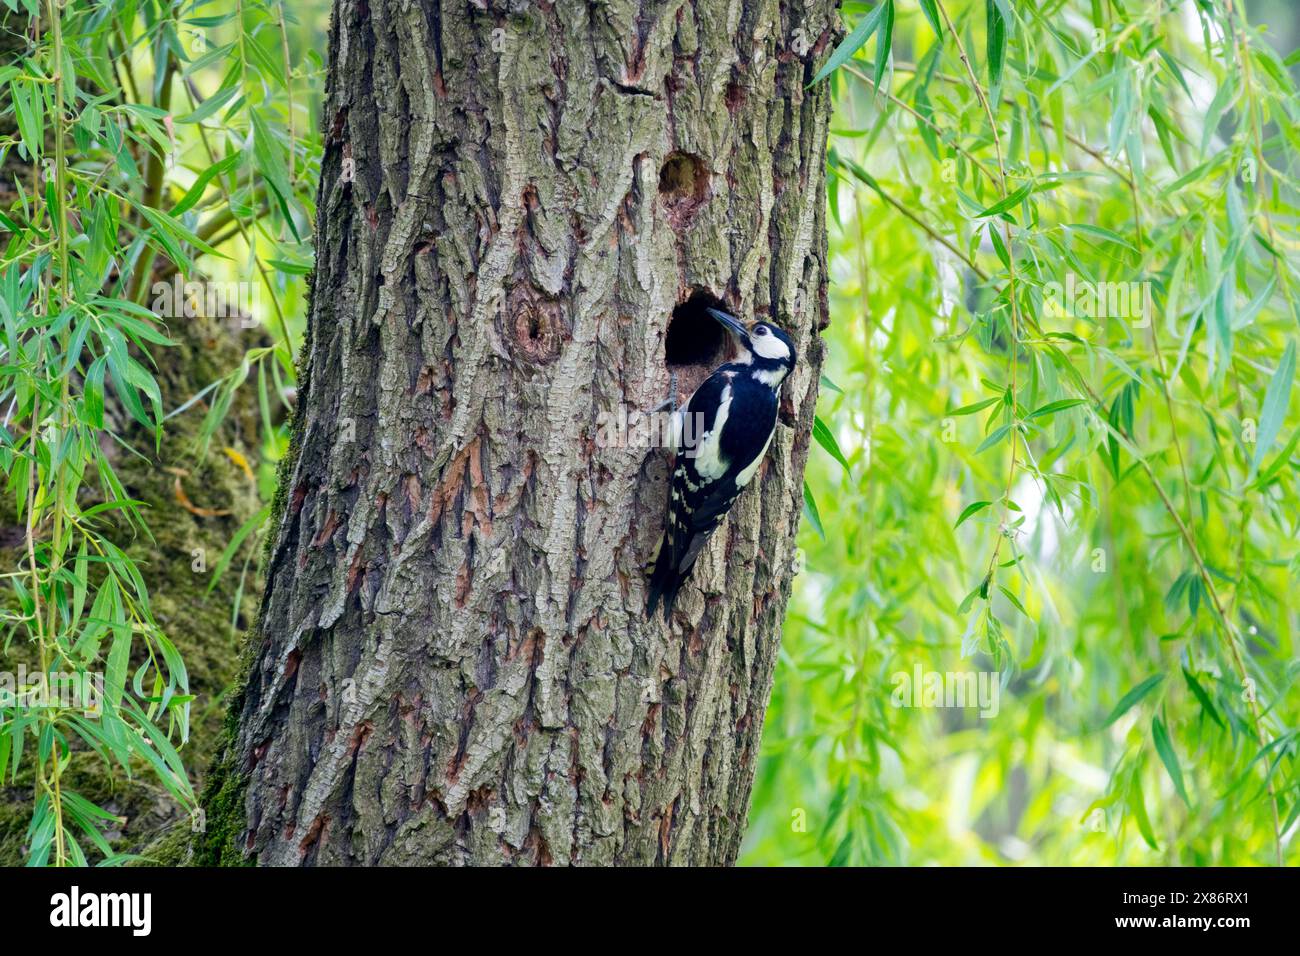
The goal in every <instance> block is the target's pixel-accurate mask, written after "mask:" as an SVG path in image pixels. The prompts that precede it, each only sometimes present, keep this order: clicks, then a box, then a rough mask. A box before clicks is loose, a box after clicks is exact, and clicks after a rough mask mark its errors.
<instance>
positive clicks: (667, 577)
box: [646, 309, 796, 621]
mask: <svg viewBox="0 0 1300 956" xmlns="http://www.w3.org/2000/svg"><path fill="white" fill-rule="evenodd" d="M708 311H709V314H710V315H711V316H712V317H713V318H714V319H716V320H717V321H718V322H720V323H721V324H722V326H723V327H724V328H725V329H726V330H727V331H728V332H730V333H731V335H732V336H733V337H734V338H735V340H736V345H737V351H738V354H737V355H736V357H735V358H733V359H732V360H731V361H729V362H727V363H726V364H724V365H721V366H719V367H718V368H717V369H715V370H714V372H713V374H712V375H710V376H709V377H708V378H707V379H705V380H704V383H703V384H702V385H700V387H699V388H697V389H696V390H695V394H693V395H692V396H691V398H690V400H689V401H688V402H687V403H686V406H685V408H683V409H682V410H680V411H679V412H678V413H677V414H676V415H675V416H674V432H675V439H676V440H675V444H676V448H677V457H676V462H675V464H674V467H673V474H672V480H671V481H670V482H669V498H668V517H667V520H666V521H665V523H664V535H663V538H662V539H661V540H660V542H659V547H658V548H656V549H655V554H654V557H653V558H652V559H651V563H650V566H649V568H648V575H649V578H650V587H649V596H648V598H647V603H646V616H647V617H653V616H654V612H655V606H656V605H658V604H659V603H660V602H662V604H663V612H664V620H665V621H667V620H670V619H671V616H672V610H673V603H674V602H675V601H676V600H677V592H678V590H680V589H681V586H682V584H683V583H684V582H685V581H686V579H687V578H688V577H689V576H690V573H691V569H692V568H693V567H694V566H695V559H696V558H697V557H699V554H700V550H701V549H702V548H703V547H704V545H705V543H706V542H707V541H708V540H709V536H710V535H711V534H713V532H714V530H715V529H716V528H717V527H718V525H719V524H721V523H722V519H723V518H725V517H726V515H727V512H728V511H729V510H730V509H731V506H732V504H734V503H735V501H736V497H737V496H738V495H739V494H740V492H741V491H743V490H744V488H745V486H746V485H748V484H749V482H750V480H751V479H752V478H753V477H754V473H755V472H757V471H758V466H759V464H760V463H761V462H762V460H763V456H764V455H765V454H766V453H767V446H768V445H769V444H771V442H772V435H773V434H774V433H775V432H776V413H777V405H778V400H777V392H778V391H779V390H780V388H781V383H782V382H784V381H785V379H786V376H787V375H789V374H790V370H791V369H793V368H794V364H795V359H796V355H795V349H794V343H793V342H791V341H790V337H789V336H788V335H786V334H785V332H783V331H782V330H781V329H779V328H777V327H776V326H775V325H772V324H771V323H770V322H755V323H753V324H752V325H750V326H749V327H748V328H747V327H746V326H745V325H743V324H742V323H741V322H740V321H739V320H738V319H737V318H736V317H735V316H733V315H730V314H728V313H726V312H723V311H721V310H720V309H709V310H708ZM695 423H698V427H694V428H692V427H690V426H691V425H693V424H695Z"/></svg>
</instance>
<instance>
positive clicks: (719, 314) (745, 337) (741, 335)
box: [708, 309, 749, 348]
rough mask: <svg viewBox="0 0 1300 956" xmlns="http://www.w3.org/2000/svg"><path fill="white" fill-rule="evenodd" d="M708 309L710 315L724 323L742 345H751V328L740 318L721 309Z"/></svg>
mask: <svg viewBox="0 0 1300 956" xmlns="http://www.w3.org/2000/svg"><path fill="white" fill-rule="evenodd" d="M708 311H709V315H711V316H713V317H714V318H715V319H717V320H718V321H719V322H720V323H722V327H723V328H724V329H726V330H727V331H728V332H730V333H731V334H732V335H734V336H735V337H736V338H737V339H738V340H739V341H740V344H741V345H743V346H745V347H746V348H748V347H749V330H748V329H747V328H745V326H744V325H742V324H741V322H740V320H739V319H738V318H736V317H735V316H734V315H731V314H730V313H728V312H723V311H722V310H721V309H709V310H708Z"/></svg>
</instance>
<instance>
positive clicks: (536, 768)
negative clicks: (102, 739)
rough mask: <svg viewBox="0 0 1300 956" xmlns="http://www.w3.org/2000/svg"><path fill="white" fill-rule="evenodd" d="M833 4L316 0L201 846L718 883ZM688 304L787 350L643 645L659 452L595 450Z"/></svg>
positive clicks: (760, 669) (804, 372) (783, 505)
mask: <svg viewBox="0 0 1300 956" xmlns="http://www.w3.org/2000/svg"><path fill="white" fill-rule="evenodd" d="M833 7H834V5H833V4H832V3H830V2H816V0H813V2H805V3H787V4H781V3H775V2H749V0H746V2H732V3H727V4H714V3H705V2H699V3H686V2H673V3H654V2H649V0H647V2H643V3H633V2H612V3H577V2H557V3H553V4H549V3H548V4H541V5H536V6H534V5H531V4H523V3H516V4H509V5H507V6H505V7H504V8H503V7H501V6H499V5H496V4H492V5H489V4H486V3H482V4H464V3H439V2H435V0H419V2H415V3H401V4H399V3H396V2H392V0H370V2H364V3H363V2H359V0H339V2H338V3H337V4H336V7H335V11H334V17H333V22H332V26H331V40H330V54H331V64H330V69H329V89H328V97H327V104H326V112H325V139H326V143H325V155H324V160H323V165H322V183H321V188H320V194H319V200H318V203H317V209H318V223H317V256H316V275H315V278H314V291H313V295H312V302H311V307H310V313H309V316H308V326H309V345H308V347H307V349H306V350H305V353H304V360H303V364H304V375H305V376H307V377H309V379H310V382H309V385H308V386H307V387H305V388H304V389H302V390H301V391H300V397H299V410H298V415H299V418H298V421H297V423H296V430H297V432H298V453H297V455H296V458H295V461H294V463H293V467H292V469H291V470H289V471H287V472H286V474H285V478H286V484H285V487H284V502H285V507H284V509H283V514H282V516H281V518H280V520H279V521H278V524H277V527H276V528H275V532H274V533H275V535H276V539H275V545H274V547H273V549H272V551H271V552H270V555H269V561H268V564H267V567H268V579H267V593H266V596H265V599H264V604H263V610H262V615H261V627H260V631H259V638H258V640H259V644H258V646H257V647H256V648H255V649H254V660H253V663H252V667H251V669H250V671H249V674H248V680H247V682H246V685H245V688H244V692H243V696H242V699H241V709H240V713H239V727H238V733H237V735H236V739H235V740H234V742H233V745H232V748H231V750H230V751H229V752H228V762H227V763H226V764H225V770H224V773H225V774H226V777H225V778H224V779H223V782H222V785H221V787H219V788H218V789H217V792H216V793H213V794H212V796H211V799H212V801H213V802H214V804H215V803H217V802H220V803H221V805H222V809H223V810H224V812H223V815H222V819H223V820H227V821H228V819H229V816H228V814H229V809H230V804H231V799H230V798H231V797H232V796H239V793H240V791H242V804H243V810H244V814H245V819H244V825H243V829H242V831H241V833H240V834H239V836H238V839H232V836H233V834H232V833H230V832H229V831H224V830H223V835H222V836H221V837H220V838H219V839H218V840H215V841H209V853H208V856H206V857H205V861H206V862H232V861H231V860H230V856H231V854H232V853H238V855H239V858H240V860H253V859H255V860H256V861H257V862H259V863H263V864H353V863H364V864H375V863H383V864H403V863H457V864H460V863H529V864H539V863H540V864H548V863H577V864H603V863H619V864H651V863H709V864H716V863H730V862H732V861H734V859H735V856H736V853H737V852H738V850H739V846H740V840H741V837H742V834H743V828H744V819H745V815H746V811H747V805H748V800H749V792H750V787H751V783H752V779H753V770H754V763H755V760H756V758H757V749H758V743H759V733H760V729H761V725H762V718H763V711H764V708H765V706H766V703H767V699H768V696H769V693H770V689H771V681H772V674H773V668H774V664H775V659H776V652H777V647H778V644H779V640H780V626H781V619H782V616H783V613H784V608H785V602H786V598H787V597H788V593H789V587H790V578H791V574H792V565H793V563H794V562H793V560H792V559H793V552H794V544H793V538H794V533H795V530H796V528H797V523H798V517H799V514H800V507H801V501H802V498H801V478H802V470H803V464H804V461H805V459H806V455H807V449H808V434H809V430H810V425H811V420H812V414H813V404H814V401H815V398H816V390H817V381H818V369H819V367H820V364H821V344H820V340H819V338H818V331H819V329H820V328H821V327H822V326H824V324H825V320H826V302H825V295H826V250H825V218H824V217H825V182H824V173H823V154H824V150H825V141H826V134H827V122H828V113H829V93H828V91H827V90H826V88H825V87H824V86H819V87H812V88H808V83H809V82H810V80H811V79H812V77H813V75H814V72H815V66H816V64H817V63H818V62H819V61H820V60H821V59H824V54H825V52H826V51H827V48H828V47H829V46H830V45H831V44H832V42H833V40H834V38H835V34H836V31H837V29H838V26H837V21H836V18H835V16H834V9H833ZM666 164H667V168H665V165H666ZM696 292H704V293H707V294H709V295H712V296H716V297H717V298H719V299H722V300H724V301H725V302H727V303H728V304H729V305H730V306H732V307H733V308H735V309H737V310H738V311H740V312H742V313H744V314H746V315H751V316H765V317H768V318H769V319H772V320H775V321H777V322H779V323H780V324H782V325H783V326H785V327H786V328H788V329H789V330H790V331H791V334H792V335H793V337H794V339H795V341H796V344H797V345H798V347H799V349H800V352H801V356H802V361H801V364H800V366H799V367H798V369H797V370H796V373H795V374H794V376H793V377H792V379H791V380H790V381H789V382H788V383H787V386H786V392H785V398H784V402H783V420H784V421H785V423H786V424H785V426H784V427H782V428H780V429H779V433H778V435H777V437H776V439H775V440H774V441H773V444H772V449H771V451H770V453H769V456H768V459H767V461H766V463H765V465H764V467H763V468H762V469H761V471H760V474H759V477H758V478H757V479H756V480H755V482H754V485H753V487H752V490H750V491H748V492H747V493H746V494H745V496H743V497H742V499H741V501H740V502H739V503H738V505H737V507H736V508H735V510H734V511H733V513H732V514H731V516H730V517H729V518H728V520H727V522H726V523H725V524H724V525H723V527H722V529H721V530H720V531H719V533H718V534H717V535H716V536H715V539H714V541H713V542H712V543H711V544H710V546H709V548H708V549H707V550H706V552H705V554H704V555H703V556H702V558H701V560H700V562H699V565H698V567H697V569H696V573H695V576H694V579H693V581H692V584H691V585H690V586H689V587H688V588H687V589H686V590H685V591H684V592H683V594H682V598H681V600H680V603H679V609H678V613H677V615H676V616H675V618H674V621H673V624H672V626H671V627H669V628H665V626H664V625H663V623H662V622H661V621H659V620H653V621H651V620H647V619H646V617H645V613H644V600H645V593H644V585H643V580H642V568H643V565H644V563H645V561H646V558H647V556H648V554H649V553H650V552H651V550H652V549H653V546H654V542H655V539H656V538H657V536H658V535H659V534H660V532H661V530H662V520H663V508H664V497H665V476H666V470H667V455H666V453H665V452H664V451H663V450H662V449H653V448H652V449H647V448H627V447H608V446H605V445H603V444H602V443H600V442H598V441H597V435H598V431H599V428H600V422H601V420H602V415H604V414H608V413H614V412H616V411H617V410H618V408H619V407H620V406H623V407H626V408H633V409H645V408H649V407H651V406H653V405H655V404H657V402H658V401H659V400H660V399H661V398H662V397H663V395H664V394H665V392H666V390H667V388H668V372H667V370H666V368H665V365H664V355H663V344H664V335H665V330H666V327H667V324H668V321H669V316H670V315H671V313H672V311H673V308H674V306H676V305H678V304H679V303H681V302H683V301H685V300H686V299H687V298H688V297H689V296H690V295H692V294H693V293H696ZM218 797H220V800H219V799H218ZM210 809H215V807H214V808H210ZM212 816H213V814H212V813H211V812H210V814H209V821H210V823H211V819H212ZM213 842H215V843H216V844H219V845H216V846H213V845H212V843H213Z"/></svg>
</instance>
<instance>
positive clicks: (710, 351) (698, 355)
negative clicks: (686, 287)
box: [664, 291, 733, 374]
mask: <svg viewBox="0 0 1300 956" xmlns="http://www.w3.org/2000/svg"><path fill="white" fill-rule="evenodd" d="M726 308H727V307H726V305H725V304H724V303H723V301H722V300H721V299H719V298H718V297H717V296H715V295H711V294H709V293H708V292H698V291H697V292H694V293H692V294H691V297H690V298H689V299H687V300H686V301H685V302H683V303H681V304H680V305H678V306H677V307H676V308H675V309H673V314H672V317H671V318H670V319H669V320H668V334H667V335H665V336H664V365H666V366H667V367H668V369H669V370H676V371H680V370H682V369H684V368H688V367H690V366H704V367H705V368H707V370H708V371H709V372H711V371H713V370H714V369H715V368H717V367H718V366H719V365H721V364H722V363H723V362H725V361H726V360H727V358H728V357H729V353H730V352H732V351H733V347H732V343H731V336H729V335H727V332H726V330H725V329H724V328H723V327H722V325H721V324H720V323H719V322H718V320H717V319H715V318H714V317H713V316H711V315H709V312H708V310H709V309H722V310H724V311H725V310H726ZM706 374H707V373H706Z"/></svg>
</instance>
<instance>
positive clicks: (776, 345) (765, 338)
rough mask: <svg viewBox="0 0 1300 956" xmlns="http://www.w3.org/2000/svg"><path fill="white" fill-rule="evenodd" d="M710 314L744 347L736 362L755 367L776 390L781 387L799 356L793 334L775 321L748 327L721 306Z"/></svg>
mask: <svg viewBox="0 0 1300 956" xmlns="http://www.w3.org/2000/svg"><path fill="white" fill-rule="evenodd" d="M709 314H710V315H712V316H713V318H715V319H717V321H718V322H720V323H721V324H722V327H723V328H725V329H726V330H727V331H728V332H730V333H731V335H732V337H733V338H734V339H735V340H736V344H737V346H738V347H739V349H740V354H739V355H738V356H737V357H736V359H735V362H736V364H739V365H750V366H752V367H753V374H754V377H755V378H757V379H759V381H762V382H764V383H766V384H767V385H770V386H771V387H772V388H773V389H776V388H779V387H780V386H781V383H782V382H783V381H785V377H786V376H787V375H789V374H790V370H791V369H793V368H794V363H795V361H796V360H797V359H798V355H797V354H796V353H795V350H794V342H792V341H791V340H790V336H788V335H786V334H785V331H784V330H783V329H781V328H779V327H778V326H775V325H773V324H772V323H771V322H752V323H750V324H749V325H748V326H746V325H745V324H744V323H743V322H741V321H740V320H739V319H738V318H736V317H735V316H734V315H731V314H730V313H728V312H723V311H722V310H721V309H709Z"/></svg>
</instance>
